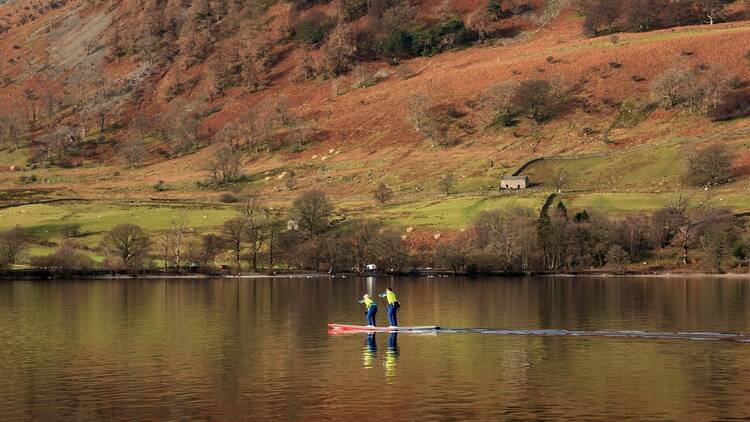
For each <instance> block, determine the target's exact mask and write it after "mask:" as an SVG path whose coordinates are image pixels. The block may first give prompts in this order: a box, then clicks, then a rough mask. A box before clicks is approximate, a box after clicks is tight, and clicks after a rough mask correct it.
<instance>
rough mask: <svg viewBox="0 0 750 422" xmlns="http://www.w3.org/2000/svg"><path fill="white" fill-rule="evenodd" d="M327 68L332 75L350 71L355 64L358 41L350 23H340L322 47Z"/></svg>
mask: <svg viewBox="0 0 750 422" xmlns="http://www.w3.org/2000/svg"><path fill="white" fill-rule="evenodd" d="M322 52H323V57H324V60H325V64H326V68H327V70H328V72H329V73H330V74H331V76H338V75H342V74H344V73H346V72H348V71H349V70H350V69H351V67H352V65H353V64H354V60H355V55H356V53H357V43H356V40H355V38H354V30H353V28H352V27H351V25H349V24H339V25H338V26H337V27H336V28H335V29H334V30H333V31H332V32H331V34H330V35H329V36H328V41H327V42H326V43H325V45H324V46H323V49H322Z"/></svg>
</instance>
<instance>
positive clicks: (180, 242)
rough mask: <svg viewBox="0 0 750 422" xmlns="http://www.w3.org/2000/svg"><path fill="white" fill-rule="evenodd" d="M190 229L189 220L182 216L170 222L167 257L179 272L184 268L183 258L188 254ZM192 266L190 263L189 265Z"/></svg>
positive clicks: (167, 236) (166, 237) (166, 240)
mask: <svg viewBox="0 0 750 422" xmlns="http://www.w3.org/2000/svg"><path fill="white" fill-rule="evenodd" d="M187 235H188V227H187V220H186V219H185V217H184V216H182V215H180V216H178V217H176V218H173V219H172V220H171V222H170V227H169V230H168V231H167V233H166V234H165V244H166V250H167V251H168V254H167V256H166V257H165V258H166V260H167V261H169V262H171V263H172V264H173V265H174V267H175V268H176V269H177V270H181V269H182V266H183V256H184V255H185V253H186V246H187V244H188V241H187ZM187 264H188V265H189V264H190V263H189V262H188V263H187Z"/></svg>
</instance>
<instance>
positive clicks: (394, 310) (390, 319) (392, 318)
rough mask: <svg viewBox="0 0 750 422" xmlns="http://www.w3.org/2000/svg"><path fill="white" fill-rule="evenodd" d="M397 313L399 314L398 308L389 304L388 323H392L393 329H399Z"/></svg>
mask: <svg viewBox="0 0 750 422" xmlns="http://www.w3.org/2000/svg"><path fill="white" fill-rule="evenodd" d="M396 313H398V307H397V306H393V305H392V304H390V303H389V304H388V322H390V323H391V327H398V317H396Z"/></svg>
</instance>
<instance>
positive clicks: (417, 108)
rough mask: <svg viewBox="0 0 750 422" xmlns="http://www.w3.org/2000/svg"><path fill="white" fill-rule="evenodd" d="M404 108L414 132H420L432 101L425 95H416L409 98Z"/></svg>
mask: <svg viewBox="0 0 750 422" xmlns="http://www.w3.org/2000/svg"><path fill="white" fill-rule="evenodd" d="M406 107H407V110H408V116H409V121H410V122H411V124H412V126H414V130H416V131H417V132H422V129H423V127H424V126H425V123H426V122H427V120H428V117H429V113H430V109H431V108H432V100H430V97H428V96H427V95H426V94H423V93H417V94H414V95H412V96H411V97H409V99H408V102H407V104H406Z"/></svg>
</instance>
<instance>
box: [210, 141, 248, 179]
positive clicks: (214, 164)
mask: <svg viewBox="0 0 750 422" xmlns="http://www.w3.org/2000/svg"><path fill="white" fill-rule="evenodd" d="M206 170H207V171H208V172H209V174H210V177H211V181H212V182H214V183H216V184H223V183H232V182H235V181H237V180H239V178H240V155H239V154H237V153H235V152H234V151H232V147H231V146H229V145H225V146H223V147H221V148H219V149H218V150H217V151H216V152H215V153H214V155H213V157H212V158H211V159H209V160H208V163H207V164H206Z"/></svg>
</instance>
